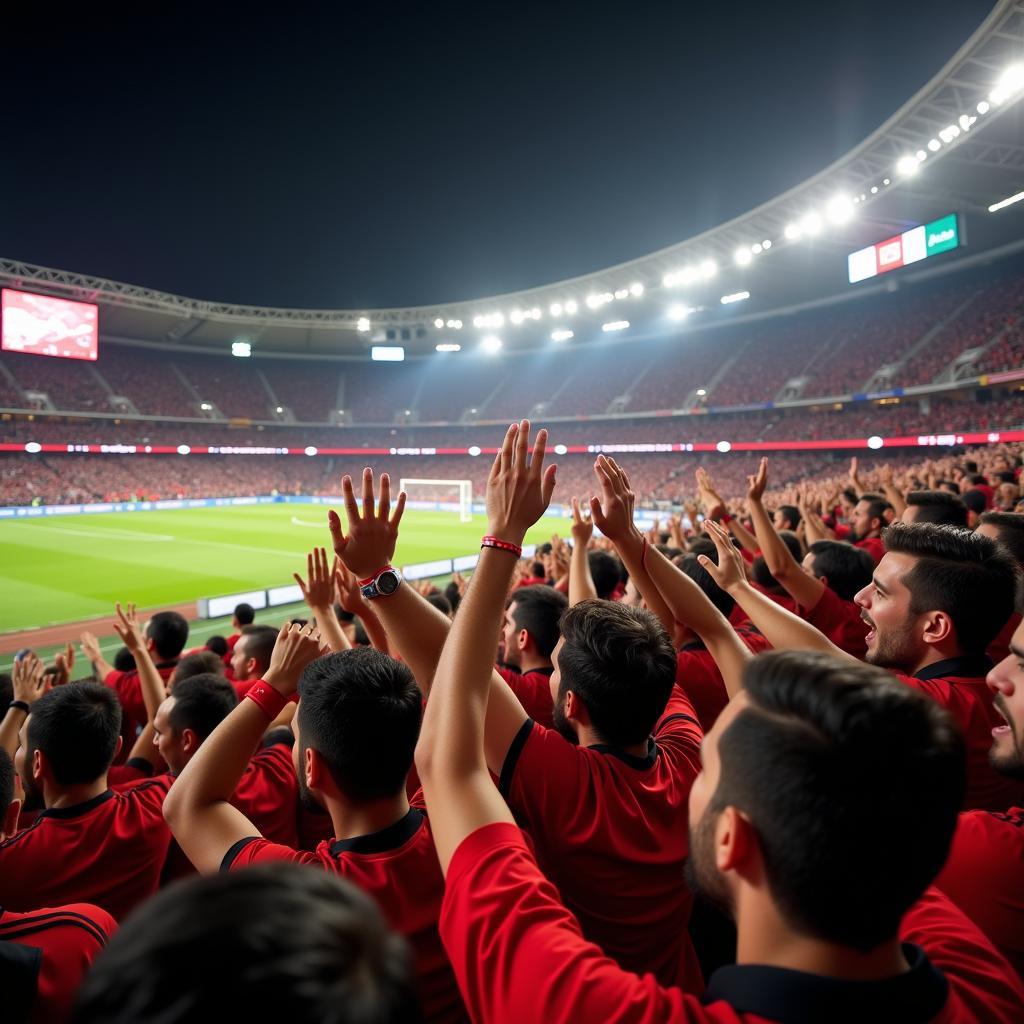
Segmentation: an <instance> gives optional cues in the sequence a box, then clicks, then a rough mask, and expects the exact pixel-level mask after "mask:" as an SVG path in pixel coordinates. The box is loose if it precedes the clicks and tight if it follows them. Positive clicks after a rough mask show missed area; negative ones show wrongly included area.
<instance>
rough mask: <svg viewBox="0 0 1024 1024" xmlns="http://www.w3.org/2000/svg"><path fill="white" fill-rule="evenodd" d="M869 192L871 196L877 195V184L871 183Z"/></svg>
mask: <svg viewBox="0 0 1024 1024" xmlns="http://www.w3.org/2000/svg"><path fill="white" fill-rule="evenodd" d="M871 194H872V195H873V196H877V195H878V186H877V185H872V186H871Z"/></svg>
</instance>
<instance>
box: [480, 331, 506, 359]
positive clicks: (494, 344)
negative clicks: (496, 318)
mask: <svg viewBox="0 0 1024 1024" xmlns="http://www.w3.org/2000/svg"><path fill="white" fill-rule="evenodd" d="M503 344H504V343H503V342H502V340H501V338H499V337H497V336H496V335H494V334H488V335H487V337H486V338H484V340H483V341H481V342H480V347H481V348H482V349H483V350H484V351H485V352H487V353H489V354H490V355H492V356H493V355H494V354H495V353H496V352H500V351H501V346H502V345H503Z"/></svg>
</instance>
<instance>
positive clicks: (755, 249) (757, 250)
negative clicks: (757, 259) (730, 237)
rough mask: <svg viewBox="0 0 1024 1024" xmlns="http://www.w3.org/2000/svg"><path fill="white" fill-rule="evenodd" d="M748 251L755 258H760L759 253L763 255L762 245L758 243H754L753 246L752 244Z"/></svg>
mask: <svg viewBox="0 0 1024 1024" xmlns="http://www.w3.org/2000/svg"><path fill="white" fill-rule="evenodd" d="M750 251H751V252H752V253H753V254H754V255H755V256H760V255H761V253H763V252H764V246H763V245H762V244H761V243H760V242H755V243H754V244H753V245H752V246H751V247H750Z"/></svg>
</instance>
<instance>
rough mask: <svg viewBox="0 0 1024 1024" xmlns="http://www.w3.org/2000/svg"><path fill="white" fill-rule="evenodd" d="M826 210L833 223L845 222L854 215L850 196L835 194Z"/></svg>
mask: <svg viewBox="0 0 1024 1024" xmlns="http://www.w3.org/2000/svg"><path fill="white" fill-rule="evenodd" d="M825 212H826V213H827V214H828V219H829V220H830V221H831V222H832V223H833V224H845V223H846V222H847V221H848V220H849V219H850V218H851V217H852V216H853V203H852V202H851V201H850V197H849V196H833V197H832V198H831V199H830V200H829V202H828V206H826V207H825Z"/></svg>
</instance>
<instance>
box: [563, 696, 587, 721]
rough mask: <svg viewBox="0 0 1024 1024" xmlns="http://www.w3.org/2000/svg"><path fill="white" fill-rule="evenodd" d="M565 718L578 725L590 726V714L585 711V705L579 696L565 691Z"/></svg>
mask: <svg viewBox="0 0 1024 1024" xmlns="http://www.w3.org/2000/svg"><path fill="white" fill-rule="evenodd" d="M565 717H566V718H568V719H570V720H571V721H574V722H579V723H580V725H590V712H589V711H588V710H587V705H586V704H584V703H583V699H582V698H581V697H580V695H579V694H578V693H573V691H572V690H566V691H565Z"/></svg>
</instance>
